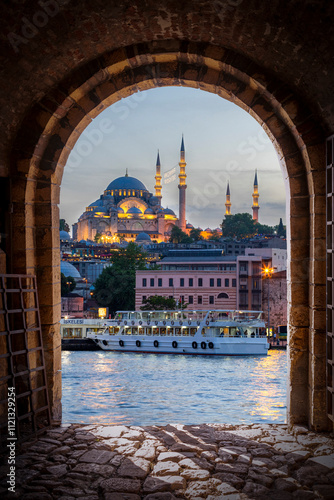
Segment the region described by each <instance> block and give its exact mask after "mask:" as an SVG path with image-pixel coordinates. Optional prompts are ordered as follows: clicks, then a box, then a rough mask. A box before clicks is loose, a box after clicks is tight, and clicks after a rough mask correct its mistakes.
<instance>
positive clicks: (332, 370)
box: [326, 135, 334, 421]
mask: <svg viewBox="0 0 334 500" xmlns="http://www.w3.org/2000/svg"><path fill="white" fill-rule="evenodd" d="M326 158H327V161H326V163H327V165H326V203H327V209H326V220H327V413H328V417H329V418H330V419H331V420H332V421H334V306H333V299H334V135H332V136H331V137H329V138H328V139H327V151H326Z"/></svg>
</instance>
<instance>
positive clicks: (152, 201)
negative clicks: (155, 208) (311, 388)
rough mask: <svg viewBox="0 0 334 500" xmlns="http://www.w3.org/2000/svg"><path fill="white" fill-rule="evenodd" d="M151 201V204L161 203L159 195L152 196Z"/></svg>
mask: <svg viewBox="0 0 334 500" xmlns="http://www.w3.org/2000/svg"><path fill="white" fill-rule="evenodd" d="M149 203H150V204H151V205H160V198H158V197H157V196H151V198H150V201H149Z"/></svg>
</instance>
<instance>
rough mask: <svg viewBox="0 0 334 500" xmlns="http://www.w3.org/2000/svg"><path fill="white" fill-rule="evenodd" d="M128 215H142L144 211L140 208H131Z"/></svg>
mask: <svg viewBox="0 0 334 500" xmlns="http://www.w3.org/2000/svg"><path fill="white" fill-rule="evenodd" d="M126 213H127V214H141V213H142V211H141V210H140V208H137V207H131V208H129V210H128V211H127V212H126Z"/></svg>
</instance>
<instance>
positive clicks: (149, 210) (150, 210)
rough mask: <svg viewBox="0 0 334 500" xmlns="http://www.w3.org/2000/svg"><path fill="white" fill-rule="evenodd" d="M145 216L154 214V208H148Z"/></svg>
mask: <svg viewBox="0 0 334 500" xmlns="http://www.w3.org/2000/svg"><path fill="white" fill-rule="evenodd" d="M144 214H154V212H153V210H152V208H147V209H146V210H145V212H144Z"/></svg>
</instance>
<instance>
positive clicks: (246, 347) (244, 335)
mask: <svg viewBox="0 0 334 500" xmlns="http://www.w3.org/2000/svg"><path fill="white" fill-rule="evenodd" d="M261 315H262V311H230V310H212V311H190V310H182V311H134V312H129V311H118V312H117V313H116V315H115V318H114V319H112V320H107V321H105V322H104V326H105V329H104V331H103V332H102V333H88V334H87V337H88V338H91V339H93V340H94V341H95V342H96V344H97V345H98V346H99V347H100V348H101V349H103V350H106V351H122V352H141V353H161V354H162V353H163V354H197V355H215V356H245V355H258V354H260V355H261V354H263V355H265V354H267V352H268V348H269V344H268V343H267V338H266V335H265V324H264V322H263V321H262V320H261Z"/></svg>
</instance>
